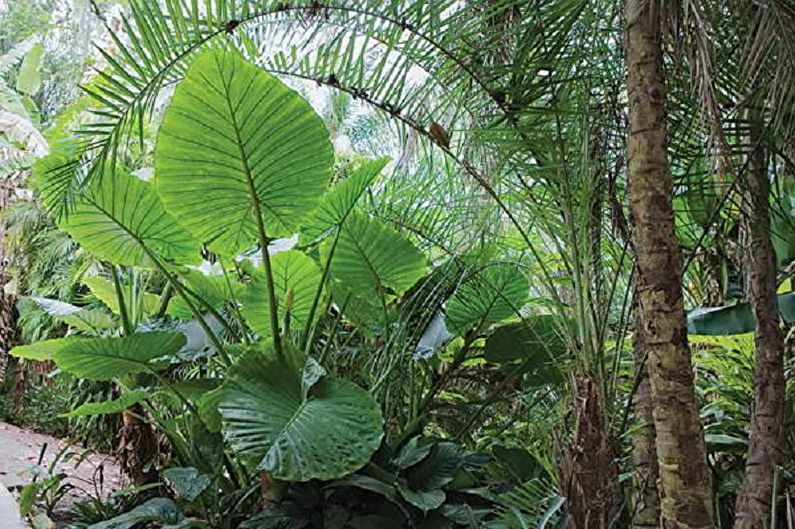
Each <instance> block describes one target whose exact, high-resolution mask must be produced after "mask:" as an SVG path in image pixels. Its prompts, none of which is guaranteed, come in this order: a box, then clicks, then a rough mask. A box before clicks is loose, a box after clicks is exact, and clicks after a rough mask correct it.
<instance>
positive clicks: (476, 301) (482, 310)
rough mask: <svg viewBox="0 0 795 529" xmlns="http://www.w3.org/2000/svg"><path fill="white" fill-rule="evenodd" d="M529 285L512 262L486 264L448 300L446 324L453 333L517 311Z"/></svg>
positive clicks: (483, 325)
mask: <svg viewBox="0 0 795 529" xmlns="http://www.w3.org/2000/svg"><path fill="white" fill-rule="evenodd" d="M529 292H530V285H529V284H528V282H527V278H526V277H525V276H524V274H523V273H522V272H521V271H520V270H519V268H517V267H516V266H514V265H510V264H497V265H493V266H487V267H486V268H483V269H481V270H480V271H478V272H476V273H474V274H473V275H472V276H470V277H469V278H468V279H467V280H466V281H464V283H463V284H462V285H461V286H460V287H459V288H458V290H456V292H455V294H454V295H453V297H452V298H451V299H450V301H449V302H448V303H447V307H446V313H447V320H446V322H447V326H448V328H449V329H450V332H452V333H454V334H464V333H466V332H468V331H470V330H472V329H475V330H477V331H480V330H482V329H485V328H487V327H488V326H489V325H491V324H494V323H497V322H499V321H501V320H504V319H506V318H509V317H511V316H515V315H517V313H518V311H519V309H521V308H522V306H523V305H524V304H525V301H527V297H528V295H529Z"/></svg>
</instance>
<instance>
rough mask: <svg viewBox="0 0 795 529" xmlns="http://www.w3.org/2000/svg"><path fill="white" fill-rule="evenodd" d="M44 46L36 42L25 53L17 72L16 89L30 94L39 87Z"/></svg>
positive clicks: (34, 92)
mask: <svg viewBox="0 0 795 529" xmlns="http://www.w3.org/2000/svg"><path fill="white" fill-rule="evenodd" d="M43 55H44V46H43V45H42V44H41V43H40V42H37V43H36V44H34V45H33V46H32V47H31V48H30V50H28V52H27V53H26V54H25V58H24V59H22V66H20V68H19V73H18V74H17V91H19V92H22V93H23V94H26V95H29V96H32V95H35V94H36V92H38V91H39V89H40V88H41V72H40V70H41V59H42V56H43Z"/></svg>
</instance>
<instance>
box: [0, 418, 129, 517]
mask: <svg viewBox="0 0 795 529" xmlns="http://www.w3.org/2000/svg"><path fill="white" fill-rule="evenodd" d="M45 443H46V444H47V449H46V452H45V454H44V460H43V462H42V464H41V467H42V468H43V470H44V472H45V474H44V476H42V477H39V478H38V479H39V481H41V480H42V479H46V477H47V476H48V475H49V473H50V467H51V464H52V463H53V461H55V460H56V458H57V459H58V462H57V463H56V464H55V465H54V466H53V467H52V471H53V473H54V474H60V473H63V474H65V475H66V476H67V477H66V482H67V483H69V485H71V486H72V487H74V488H73V489H71V490H70V491H69V492H68V494H67V495H66V497H65V498H64V500H63V501H62V502H60V503H59V505H58V510H64V509H67V508H68V507H69V506H70V505H71V504H73V503H74V502H75V501H76V500H78V499H81V498H86V497H89V496H97V495H98V494H99V495H102V496H105V495H107V494H108V493H109V492H111V491H112V490H115V489H118V488H119V487H120V485H121V480H120V474H119V467H118V465H117V463H116V461H115V460H114V459H113V458H112V457H111V456H108V455H105V454H96V453H88V452H87V451H86V450H85V449H84V448H83V447H81V446H79V445H71V446H70V445H68V444H67V443H65V442H63V441H61V440H59V439H56V438H54V437H50V436H49V435H42V434H38V433H35V432H31V431H28V430H23V429H21V428H17V427H16V426H13V425H11V424H8V423H4V422H0V483H2V484H3V485H5V486H6V487H7V488H9V489H11V490H13V489H15V488H19V487H21V486H24V485H26V484H27V483H30V482H31V479H32V477H33V474H32V472H31V469H32V468H34V467H35V466H36V463H37V462H38V460H39V454H40V453H41V450H42V447H43V446H44V444H45ZM59 454H62V455H61V456H60V458H59Z"/></svg>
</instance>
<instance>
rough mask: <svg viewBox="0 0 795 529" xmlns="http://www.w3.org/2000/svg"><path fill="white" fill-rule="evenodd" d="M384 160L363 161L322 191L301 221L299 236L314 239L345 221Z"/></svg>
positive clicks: (384, 164)
mask: <svg viewBox="0 0 795 529" xmlns="http://www.w3.org/2000/svg"><path fill="white" fill-rule="evenodd" d="M387 163H389V158H378V159H377V160H366V161H363V162H362V163H361V165H359V166H358V167H357V168H356V169H354V170H353V171H352V172H351V174H350V175H348V177H347V178H346V179H345V180H343V181H342V182H340V183H339V184H337V185H335V186H334V187H333V188H332V189H331V190H330V191H329V192H328V193H326V194H325V195H323V198H322V199H321V201H320V204H318V206H317V208H316V209H315V211H313V212H312V214H311V215H309V217H307V219H306V220H305V221H304V222H303V223H302V224H301V238H302V239H304V240H306V241H310V242H311V241H315V240H317V239H319V238H321V237H322V236H323V235H324V234H325V233H327V232H328V231H329V230H330V229H332V228H333V227H335V226H340V225H341V224H342V223H343V222H345V219H346V218H347V217H348V215H350V213H351V211H353V208H354V207H355V206H356V203H357V202H358V201H359V199H360V198H361V197H362V196H363V195H364V193H365V191H367V188H368V187H369V186H370V185H371V184H372V183H373V181H374V180H375V179H376V178H377V177H378V175H379V174H380V173H381V171H382V170H383V169H384V167H385V166H386V164H387Z"/></svg>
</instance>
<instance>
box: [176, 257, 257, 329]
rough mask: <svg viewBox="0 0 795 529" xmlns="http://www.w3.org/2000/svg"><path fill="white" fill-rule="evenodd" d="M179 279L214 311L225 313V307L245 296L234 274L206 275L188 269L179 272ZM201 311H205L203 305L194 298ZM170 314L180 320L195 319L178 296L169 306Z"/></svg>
mask: <svg viewBox="0 0 795 529" xmlns="http://www.w3.org/2000/svg"><path fill="white" fill-rule="evenodd" d="M178 276H179V279H180V280H181V281H182V282H183V283H184V284H185V285H186V286H187V288H188V289H190V291H191V292H193V293H194V294H196V295H197V296H199V297H200V298H201V299H203V300H204V301H206V302H207V303H208V304H209V305H210V306H211V307H212V308H213V309H215V310H217V311H219V312H220V311H223V309H224V307H225V306H226V305H227V304H228V303H230V302H232V301H233V300H234V301H235V302H237V301H239V300H240V297H241V296H242V294H243V288H244V287H243V285H242V284H241V283H240V282H238V281H237V280H236V279H235V277H234V274H228V276H226V277H225V276H224V275H205V274H204V273H202V272H201V271H200V270H194V269H190V268H186V269H183V270H181V271H180V272H178ZM191 301H193V303H194V304H196V305H197V306H198V307H199V308H200V310H202V311H204V310H205V307H204V304H203V303H199V302H198V301H197V300H196V299H195V298H192V299H191ZM168 313H169V314H170V315H172V316H174V317H175V318H178V319H180V320H192V319H193V318H194V315H193V312H191V310H190V307H189V306H188V304H187V303H186V302H185V300H184V299H183V298H182V296H176V297H174V298H173V299H172V300H171V303H169V305H168Z"/></svg>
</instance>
